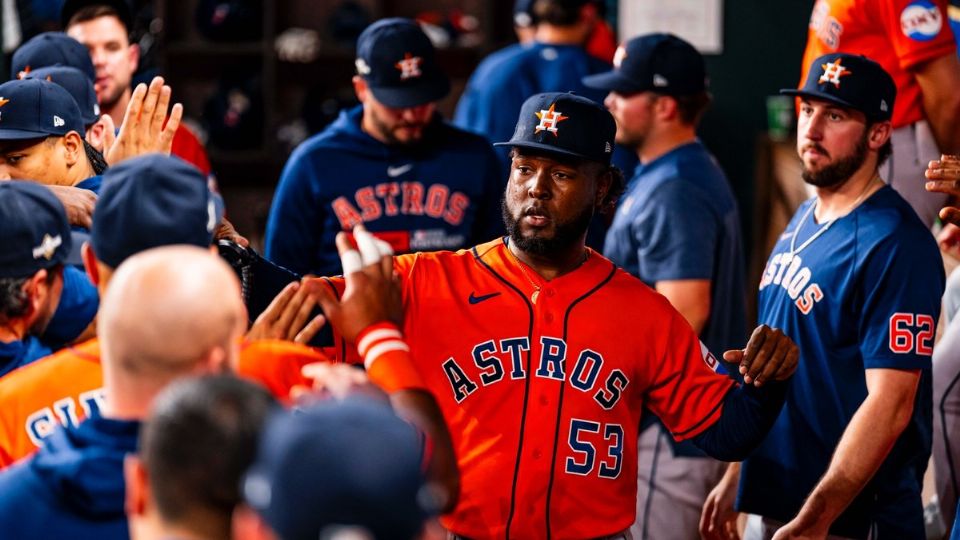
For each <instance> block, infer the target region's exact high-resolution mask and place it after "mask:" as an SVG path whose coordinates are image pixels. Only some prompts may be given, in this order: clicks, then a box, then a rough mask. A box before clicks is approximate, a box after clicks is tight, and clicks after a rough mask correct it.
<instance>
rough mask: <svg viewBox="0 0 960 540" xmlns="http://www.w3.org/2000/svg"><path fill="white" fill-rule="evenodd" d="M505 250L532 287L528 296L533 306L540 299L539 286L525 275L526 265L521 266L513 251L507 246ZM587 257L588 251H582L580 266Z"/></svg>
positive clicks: (588, 255) (521, 263) (528, 275)
mask: <svg viewBox="0 0 960 540" xmlns="http://www.w3.org/2000/svg"><path fill="white" fill-rule="evenodd" d="M506 248H507V253H509V254H510V256H511V257H513V260H514V261H515V262H516V263H517V266H518V267H519V268H520V273H521V274H523V277H525V278H527V281H528V282H530V286H531V287H533V292H532V293H531V294H530V302H531V303H533V304H536V303H537V298H539V297H540V286H539V285H537V284H536V283H535V282H534V281H533V279H532V278H531V277H530V274H527V269H526V268H524V266H526V265H525V264H523V261H521V260H520V257H517V255H516V254H515V253H514V252H513V250H511V249H510V246H509V245H507V246H506ZM589 257H590V251H589V250H586V249H584V250H583V258H582V259H581V260H580V264H581V265H582V264H583V263H585V262H587V259H588V258H589Z"/></svg>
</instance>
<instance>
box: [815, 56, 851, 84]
mask: <svg viewBox="0 0 960 540" xmlns="http://www.w3.org/2000/svg"><path fill="white" fill-rule="evenodd" d="M840 60H842V59H841V58H837V60H836V61H835V62H827V63H826V64H820V67H822V68H823V75H820V80H819V81H817V82H820V83H824V82H828V83H832V84H833V85H834V86H836V87H837V88H840V77H846V76H847V75H852V74H853V73H852V72H851V71H850V70H849V69H847V68H845V67H844V66H841V65H840Z"/></svg>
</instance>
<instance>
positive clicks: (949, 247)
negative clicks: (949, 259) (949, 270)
mask: <svg viewBox="0 0 960 540" xmlns="http://www.w3.org/2000/svg"><path fill="white" fill-rule="evenodd" d="M937 244H938V245H939V246H940V249H941V250H942V251H945V252H946V253H949V254H951V255H953V256H954V257H960V227H958V226H956V225H954V224H953V223H947V224H946V225H944V226H943V229H941V230H940V233H939V234H937Z"/></svg>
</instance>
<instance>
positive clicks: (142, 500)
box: [123, 454, 150, 517]
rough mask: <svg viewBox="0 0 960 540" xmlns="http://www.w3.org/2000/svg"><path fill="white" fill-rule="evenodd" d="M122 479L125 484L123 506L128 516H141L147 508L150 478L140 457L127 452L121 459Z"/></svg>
mask: <svg viewBox="0 0 960 540" xmlns="http://www.w3.org/2000/svg"><path fill="white" fill-rule="evenodd" d="M123 480H124V483H125V485H126V490H125V494H124V501H123V508H124V510H125V511H126V513H127V515H128V516H130V517H136V516H142V515H143V514H144V513H145V511H146V509H147V506H148V504H147V493H148V492H149V491H150V480H149V476H148V475H147V468H146V467H144V466H143V462H142V461H140V458H139V457H137V456H136V455H134V454H128V455H127V456H126V457H125V458H124V459H123Z"/></svg>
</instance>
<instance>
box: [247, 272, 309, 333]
mask: <svg viewBox="0 0 960 540" xmlns="http://www.w3.org/2000/svg"><path fill="white" fill-rule="evenodd" d="M316 305H317V301H316V298H315V297H314V295H313V294H311V293H310V288H309V287H307V286H305V285H304V283H303V282H296V281H294V282H293V283H288V284H287V286H286V287H284V288H283V290H282V291H280V294H278V295H277V296H276V298H274V299H273V301H272V302H270V305H269V306H267V309H265V310H263V313H261V314H260V316H259V317H257V320H256V321H254V322H253V325H251V326H250V330H249V331H248V332H247V339H248V340H250V341H255V340H258V339H283V340H286V341H294V342H296V343H303V344H306V343H309V342H310V340H311V339H313V337H314V336H315V335H317V332H319V331H320V329H321V328H323V325H324V324H326V322H327V321H326V319H325V318H324V316H323V315H317V316H316V317H314V318H313V319H311V320H310V321H309V322H308V321H307V319H309V317H310V312H312V311H313V308H314V307H316Z"/></svg>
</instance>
